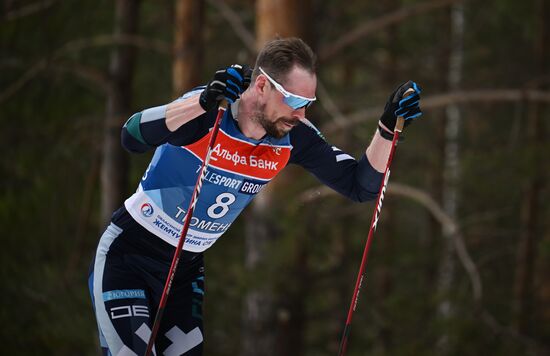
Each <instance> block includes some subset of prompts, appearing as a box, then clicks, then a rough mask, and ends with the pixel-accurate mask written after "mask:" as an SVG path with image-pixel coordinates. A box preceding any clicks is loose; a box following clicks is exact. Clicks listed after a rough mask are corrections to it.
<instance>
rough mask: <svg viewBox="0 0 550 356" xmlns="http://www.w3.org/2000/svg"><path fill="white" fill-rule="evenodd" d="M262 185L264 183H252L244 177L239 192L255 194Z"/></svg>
mask: <svg viewBox="0 0 550 356" xmlns="http://www.w3.org/2000/svg"><path fill="white" fill-rule="evenodd" d="M264 186H265V184H262V183H254V182H252V181H249V180H246V179H245V180H244V181H243V185H242V186H241V189H240V190H239V192H241V193H244V194H248V195H255V194H258V193H259V192H260V190H262V188H263V187H264Z"/></svg>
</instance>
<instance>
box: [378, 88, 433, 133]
mask: <svg viewBox="0 0 550 356" xmlns="http://www.w3.org/2000/svg"><path fill="white" fill-rule="evenodd" d="M409 89H413V90H414V93H412V94H410V95H408V96H404V95H405V93H406V92H407V90H409ZM420 92H421V89H420V87H419V86H418V85H417V84H416V83H415V82H413V81H411V80H409V81H408V82H406V83H403V84H401V85H400V86H399V87H398V88H397V89H396V90H395V91H394V92H393V93H392V94H391V95H390V97H389V98H388V102H387V103H386V107H385V108H384V113H383V114H382V117H380V120H379V121H378V130H379V131H380V134H381V135H382V137H384V138H385V139H388V140H390V141H391V140H392V139H393V131H394V129H395V123H396V121H397V117H398V116H402V117H403V119H405V127H407V126H408V125H410V124H411V123H412V121H413V120H414V119H416V118H417V117H419V116H420V115H422V110H420V104H419V102H420Z"/></svg>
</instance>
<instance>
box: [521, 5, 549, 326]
mask: <svg viewBox="0 0 550 356" xmlns="http://www.w3.org/2000/svg"><path fill="white" fill-rule="evenodd" d="M536 5H537V6H536V8H537V10H538V11H537V12H536V13H537V14H539V15H540V17H539V19H538V20H539V23H538V25H539V28H538V33H537V38H536V43H535V51H534V52H535V53H534V57H535V71H534V73H533V78H536V79H535V80H536V81H537V82H535V84H534V86H535V88H533V89H542V87H543V86H542V85H541V83H539V82H538V81H540V80H539V78H545V76H546V75H547V74H548V73H547V69H548V61H549V60H550V58H548V57H549V56H548V41H549V40H550V31H549V29H548V22H547V21H545V18H544V15H545V14H547V12H544V11H548V10H549V8H548V7H549V6H548V2H547V1H543V0H537V1H536ZM542 111H543V104H540V103H531V104H528V107H527V123H526V137H525V138H524V142H525V143H526V145H527V148H528V150H527V152H528V155H529V159H528V161H529V162H532V166H531V167H529V168H530V169H529V172H530V174H528V175H527V176H526V177H525V179H524V183H523V194H522V201H521V205H520V209H521V210H520V229H519V231H520V235H519V242H518V248H517V257H516V266H517V268H516V276H515V285H514V313H515V320H514V326H515V328H516V330H517V331H518V333H520V334H523V335H527V336H533V333H534V331H535V330H534V326H535V325H534V320H533V319H534V315H533V311H534V310H535V308H534V303H535V302H536V301H535V299H534V294H535V284H534V281H535V266H536V262H537V253H536V252H537V243H538V240H539V239H538V238H537V236H538V235H539V233H540V231H538V227H539V211H540V209H542V206H541V205H540V199H539V197H540V196H541V192H542V191H543V190H544V189H543V188H544V187H543V186H544V167H545V166H544V165H545V163H544V160H543V153H542V151H543V149H544V138H545V134H544V125H543V120H542Z"/></svg>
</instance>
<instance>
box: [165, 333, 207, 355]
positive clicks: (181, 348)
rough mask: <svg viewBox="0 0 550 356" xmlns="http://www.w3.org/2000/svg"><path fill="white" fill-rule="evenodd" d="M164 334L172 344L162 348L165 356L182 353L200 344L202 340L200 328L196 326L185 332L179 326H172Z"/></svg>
mask: <svg viewBox="0 0 550 356" xmlns="http://www.w3.org/2000/svg"><path fill="white" fill-rule="evenodd" d="M165 335H166V337H167V338H168V339H169V340H170V341H172V345H170V347H168V348H167V349H166V350H164V355H166V356H173V355H181V354H184V353H186V352H187V351H189V350H191V349H192V348H193V347H195V346H198V345H200V343H201V342H202V340H203V337H202V333H201V330H200V329H199V328H198V327H195V328H194V329H193V330H191V331H190V332H188V333H187V334H186V333H184V332H183V331H181V329H180V328H178V327H177V326H174V327H173V328H172V329H170V330H168V332H167V333H166V334H165Z"/></svg>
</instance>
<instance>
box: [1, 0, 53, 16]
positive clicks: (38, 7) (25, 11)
mask: <svg viewBox="0 0 550 356" xmlns="http://www.w3.org/2000/svg"><path fill="white" fill-rule="evenodd" d="M55 2H56V1H55V0H51V1H37V2H35V3H32V4H28V5H25V6H23V7H21V8H19V9H17V10H13V11H10V12H8V13H6V14H5V15H4V20H6V21H13V20H17V19H19V18H21V17H25V16H29V15H32V14H34V13H36V12H39V11H42V10H44V9H47V8H48V7H50V6H52V5H53V4H55Z"/></svg>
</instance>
